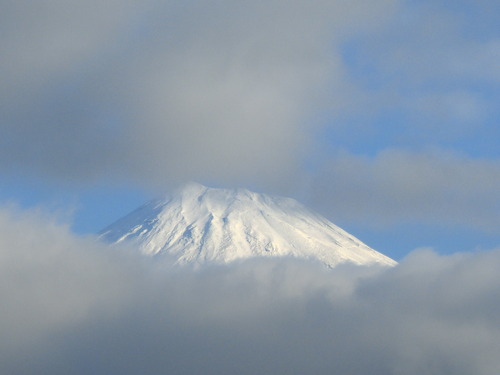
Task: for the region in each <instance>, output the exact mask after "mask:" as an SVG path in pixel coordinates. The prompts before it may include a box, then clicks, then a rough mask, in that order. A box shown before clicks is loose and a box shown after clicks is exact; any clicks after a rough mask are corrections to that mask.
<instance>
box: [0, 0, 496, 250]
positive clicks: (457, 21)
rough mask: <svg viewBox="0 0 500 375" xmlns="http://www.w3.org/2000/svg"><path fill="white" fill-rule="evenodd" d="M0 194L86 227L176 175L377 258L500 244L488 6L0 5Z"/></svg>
mask: <svg viewBox="0 0 500 375" xmlns="http://www.w3.org/2000/svg"><path fill="white" fill-rule="evenodd" d="M3 8H4V9H5V11H3V12H2V13H3V14H2V16H0V17H1V24H2V33H1V36H0V43H1V44H2V45H3V47H2V50H3V51H4V52H3V57H2V59H1V62H0V76H1V77H2V78H1V81H0V83H1V89H0V90H1V98H0V113H1V114H2V116H1V119H2V120H1V124H0V129H1V132H2V136H1V138H0V176H1V179H0V202H1V203H2V204H4V205H7V204H9V203H15V204H17V205H19V206H20V207H22V208H25V209H32V208H33V207H43V208H44V209H47V210H49V211H54V212H56V213H57V214H58V215H60V216H61V220H63V221H65V222H68V223H69V225H71V227H72V229H73V231H74V232H75V233H77V234H87V233H94V232H96V231H98V230H99V229H101V228H102V227H104V226H106V225H107V224H109V223H111V222H112V221H114V220H116V219H117V218H119V217H120V216H122V215H124V214H126V213H127V212H129V211H130V210H132V209H133V208H135V207H137V206H138V205H140V204H142V203H143V202H144V201H146V200H148V199H150V198H152V197H154V196H157V195H162V194H164V193H165V192H168V191H169V190H171V189H172V188H173V187H174V186H176V185H178V184H182V183H184V182H187V181H192V180H195V181H199V182H201V183H205V184H208V185H212V186H222V187H224V186H228V187H232V186H245V187H248V188H251V189H255V190H258V191H261V192H267V193H271V194H280V195H287V196H292V197H295V198H297V199H299V200H300V201H302V202H303V203H305V204H308V205H310V206H312V207H313V208H315V209H317V210H319V211H320V212H321V213H322V214H324V215H325V216H327V217H328V218H329V219H331V220H332V221H333V222H335V223H336V224H338V225H339V226H341V227H343V228H344V229H346V230H348V231H351V232H352V233H353V234H355V235H356V236H357V237H359V238H360V239H362V240H364V241H365V242H367V243H368V244H369V245H371V246H373V247H374V248H376V249H377V250H380V251H381V252H384V253H386V254H388V255H389V256H392V257H394V258H396V259H401V258H402V257H404V256H405V255H406V254H408V253H409V252H410V251H412V250H413V249H415V248H419V247H434V248H435V249H436V251H438V252H440V253H443V254H448V253H454V252H457V251H475V250H477V249H489V248H493V247H495V246H498V244H499V243H500V233H499V232H498V229H497V228H498V226H499V224H500V203H499V202H500V196H499V193H498V192H499V191H500V160H499V157H500V151H499V149H500V147H499V143H500V141H499V139H500V126H499V123H498V119H499V118H500V107H499V106H498V103H499V102H500V89H499V83H500V68H499V64H498V61H499V60H500V30H499V29H498V20H497V17H496V15H498V14H499V13H500V5H498V2H495V1H465V0H464V1H396V0H381V1H375V2H373V1H366V0H365V1H363V0H360V1H352V2H343V1H330V2H328V1H312V2H301V1H298V2H296V3H294V4H288V3H284V2H282V1H270V2H268V3H266V4H264V3H260V2H252V3H240V2H228V1H215V2H213V3H211V4H206V3H203V2H196V1H195V2H189V3H185V2H184V3H180V2H169V3H162V2H158V1H146V2H134V1H132V2H127V3H126V4H123V3H122V2H118V1H108V2H105V3H100V2H94V1H90V2H86V3H85V4H71V3H69V2H65V1H46V2H45V1H43V2H39V3H37V4H36V5H33V4H32V3H30V2H23V1H20V2H15V3H14V2H10V1H7V2H4V4H3Z"/></svg>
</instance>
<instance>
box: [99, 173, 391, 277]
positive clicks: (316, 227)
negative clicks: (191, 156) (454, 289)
mask: <svg viewBox="0 0 500 375" xmlns="http://www.w3.org/2000/svg"><path fill="white" fill-rule="evenodd" d="M100 237H101V239H103V240H104V241H106V242H109V243H120V242H132V243H134V244H135V245H136V246H138V248H139V249H140V251H141V252H142V253H144V254H147V255H155V256H160V255H162V254H170V255H171V256H173V257H174V258H175V260H176V262H177V263H179V264H184V263H195V264H203V263H206V262H214V263H229V262H231V261H235V260H241V259H246V258H251V257H283V256H289V257H296V258H302V259H311V260H316V261H320V262H322V263H324V264H325V265H326V266H328V267H335V266H336V265H338V264H341V263H353V264H357V265H372V264H378V265H384V266H393V265H395V264H397V263H396V262H395V261H394V260H392V259H390V258H388V257H387V256H385V255H383V254H381V253H379V252H377V251H375V250H373V249H372V248H370V247H368V246H367V245H365V244H364V243H363V242H361V241H360V240H358V239H357V238H355V237H354V236H352V235H350V234H349V233H347V232H345V231H344V230H342V229H340V228H339V227H337V226H336V225H334V224H332V223H331V222H330V221H328V220H327V219H326V218H324V217H322V216H320V215H318V214H316V213H314V212H312V211H311V210H309V209H308V208H306V207H305V206H303V205H302V204H300V203H299V202H297V201H296V200H293V199H290V198H281V197H272V196H268V195H265V194H258V193H254V192H251V191H249V190H246V189H215V188H208V187H205V186H203V185H200V184H196V183H191V184H188V185H185V186H184V187H183V188H181V189H179V190H177V191H176V192H175V193H174V194H173V195H171V196H169V197H167V198H165V199H162V200H155V201H151V202H149V203H146V204H145V205H143V206H142V207H140V208H138V209H137V210H135V211H133V212H132V213H130V214H128V215H127V216H125V217H123V218H122V219H120V220H118V221H117V222H115V223H114V224H112V225H110V226H109V227H107V228H106V229H104V230H103V231H101V232H100Z"/></svg>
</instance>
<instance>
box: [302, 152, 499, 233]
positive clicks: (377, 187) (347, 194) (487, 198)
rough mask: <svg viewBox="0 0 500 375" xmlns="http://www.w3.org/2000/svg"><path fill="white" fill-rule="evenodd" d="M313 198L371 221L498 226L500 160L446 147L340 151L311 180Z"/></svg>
mask: <svg viewBox="0 0 500 375" xmlns="http://www.w3.org/2000/svg"><path fill="white" fill-rule="evenodd" d="M311 186H312V189H311V191H312V192H313V193H312V197H311V200H312V202H314V204H315V205H316V206H318V207H322V210H323V211H325V210H326V209H329V210H330V212H333V213H335V215H336V216H337V218H338V219H344V220H345V219H347V220H359V221H362V222H365V223H366V224H368V225H370V226H379V225H382V226H383V225H388V224H394V223H398V222H399V223H401V222H412V221H413V222H414V221H421V222H426V223H428V224H429V223H432V224H434V225H443V224H451V225H457V224H458V225H461V226H465V227H472V228H479V229H482V230H490V231H491V230H495V229H496V228H497V227H498V225H499V224H500V216H499V212H500V211H499V209H498V208H499V207H498V191H499V189H500V163H499V162H498V160H489V159H473V158H470V157H468V156H464V155H460V154H456V153H453V152H443V151H436V150H434V151H427V152H425V151H422V152H410V151H405V150H401V149H388V150H384V151H382V152H380V153H378V154H377V155H376V156H375V157H373V158H370V157H367V156H363V155H355V154H350V153H348V152H345V153H339V154H338V155H337V157H335V158H332V159H331V160H330V161H328V162H326V163H325V166H324V168H323V169H321V171H320V173H318V174H317V176H316V177H315V179H314V180H313V182H312V183H311Z"/></svg>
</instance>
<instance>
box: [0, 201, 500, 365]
mask: <svg viewBox="0 0 500 375" xmlns="http://www.w3.org/2000/svg"><path fill="white" fill-rule="evenodd" d="M499 274H500V251H498V250H494V251H489V252H481V253H474V254H472V253H471V254H456V255H453V256H448V257H441V256H438V255H436V254H435V253H433V252H432V251H431V250H419V251H415V252H413V253H412V254H410V255H409V256H408V257H407V258H406V259H404V260H403V261H402V262H401V264H400V265H399V266H398V267H396V268H394V269H390V270H385V271H384V270H380V269H369V268H368V269H366V268H351V267H339V268H337V269H334V270H326V269H323V268H322V267H320V266H319V265H316V264H309V263H305V262H298V261H294V260H275V261H270V260H265V261H264V260H254V261H248V262H244V263H241V264H234V265H231V266H227V267H208V268H206V269H202V270H198V271H193V270H191V269H187V268H185V269H182V268H180V269H172V268H169V267H168V266H167V265H166V264H157V263H156V264H155V263H151V262H150V261H149V260H148V259H144V258H140V257H138V256H135V255H131V253H129V252H127V251H126V250H125V249H114V250H112V249H109V248H107V247H105V246H104V245H99V244H97V243H96V242H95V240H94V239H92V238H75V237H73V236H72V235H71V234H70V233H68V231H67V229H66V228H65V227H63V226H60V225H57V224H54V223H53V221H52V219H50V218H47V217H43V215H41V214H36V213H15V212H14V210H12V209H3V210H2V211H1V213H0V294H1V308H0V331H1V332H2V334H1V337H0V372H1V373H3V374H68V373H71V374H158V373H164V374H235V373H238V374H306V373H307V374H381V375H382V374H384V375H386V374H401V375H403V374H408V375H422V374H450V375H451V374H453V375H461V374H464V375H465V374H467V375H469V374H478V375H482V374H484V375H491V374H496V372H497V371H498V368H500V359H499V357H498V353H499V352H500V339H499V337H500V332H499V330H500V302H499V301H500V277H499Z"/></svg>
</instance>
